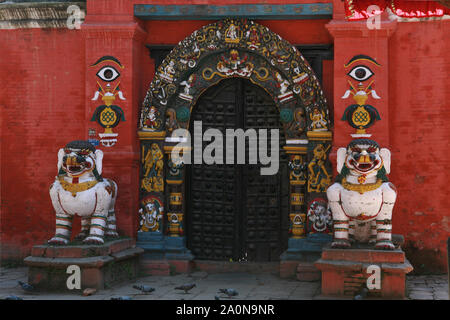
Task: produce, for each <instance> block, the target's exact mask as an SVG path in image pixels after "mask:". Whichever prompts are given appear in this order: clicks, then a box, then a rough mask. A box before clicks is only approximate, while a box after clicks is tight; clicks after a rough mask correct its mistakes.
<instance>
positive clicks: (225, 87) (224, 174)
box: [186, 78, 289, 261]
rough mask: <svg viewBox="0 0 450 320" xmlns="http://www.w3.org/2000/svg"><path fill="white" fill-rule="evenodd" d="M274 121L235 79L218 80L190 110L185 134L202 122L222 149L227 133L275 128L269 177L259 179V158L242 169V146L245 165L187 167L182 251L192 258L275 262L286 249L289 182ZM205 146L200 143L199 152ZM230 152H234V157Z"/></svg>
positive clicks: (267, 101)
mask: <svg viewBox="0 0 450 320" xmlns="http://www.w3.org/2000/svg"><path fill="white" fill-rule="evenodd" d="M279 118H280V116H279V112H278V110H277V108H276V106H275V103H274V101H273V100H272V98H271V97H270V96H269V95H268V94H267V93H266V92H265V91H264V89H262V88H260V87H259V86H257V85H255V84H253V83H251V82H250V81H248V80H246V79H241V78H231V79H225V80H222V81H221V82H219V83H218V84H216V85H215V86H213V87H211V88H209V89H208V90H207V91H206V92H205V93H204V94H203V95H202V96H201V97H200V99H199V100H198V101H197V103H196V105H195V106H194V109H193V112H192V117H191V124H190V128H191V135H192V134H193V131H194V130H193V122H194V121H202V127H203V131H205V130H207V129H208V128H216V129H219V130H220V131H221V132H222V133H223V140H224V146H225V130H226V129H228V128H234V129H237V128H241V129H243V130H244V131H245V130H247V129H256V131H258V129H260V128H261V129H269V130H268V136H269V137H270V133H269V132H270V129H279V141H280V144H279V147H280V151H279V152H280V153H279V155H280V157H279V170H278V173H277V174H275V175H261V172H260V169H261V166H263V165H261V164H260V162H259V159H258V163H257V164H248V163H249V157H248V150H249V143H248V141H247V143H246V147H245V149H246V157H245V159H246V161H245V164H236V159H235V162H234V163H235V164H213V165H207V164H204V163H202V164H191V165H190V166H188V167H187V184H186V188H187V190H186V195H187V198H186V200H187V201H186V209H187V210H186V211H187V214H186V236H187V247H188V248H189V249H190V250H191V251H192V253H193V254H194V256H195V258H196V259H205V260H222V261H230V260H232V261H242V260H244V261H277V260H279V257H280V255H281V253H282V252H283V251H285V250H286V249H287V241H288V228H289V225H288V223H289V218H288V217H289V214H288V205H289V203H288V194H289V189H288V188H289V180H288V173H287V164H286V162H287V160H286V159H287V158H286V155H285V153H284V149H283V148H282V147H283V145H284V143H285V139H284V134H283V130H282V127H281V124H280V120H279ZM192 137H193V136H192ZM209 143H210V142H203V147H205V146H206V145H208V144H209ZM235 146H237V143H236V142H235ZM268 146H270V144H268ZM236 153H237V150H236V149H235V152H234V154H235V157H236ZM192 159H194V158H193V154H192ZM225 160H226V156H225V151H224V162H225ZM266 166H267V165H266Z"/></svg>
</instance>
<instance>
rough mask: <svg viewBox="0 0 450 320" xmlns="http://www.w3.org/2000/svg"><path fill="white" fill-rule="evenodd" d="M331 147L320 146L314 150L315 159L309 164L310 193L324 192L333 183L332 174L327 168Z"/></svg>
mask: <svg viewBox="0 0 450 320" xmlns="http://www.w3.org/2000/svg"><path fill="white" fill-rule="evenodd" d="M330 147H331V146H330V145H329V146H328V147H325V146H324V145H323V144H318V145H317V146H316V147H315V148H314V151H313V154H314V157H313V159H312V160H311V162H310V163H309V164H308V172H309V177H308V192H324V191H325V190H326V189H327V187H328V186H329V185H330V183H331V174H329V173H328V171H327V169H326V168H325V161H326V159H327V151H328V149H330Z"/></svg>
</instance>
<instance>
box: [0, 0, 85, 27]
mask: <svg viewBox="0 0 450 320" xmlns="http://www.w3.org/2000/svg"><path fill="white" fill-rule="evenodd" d="M71 5H76V6H78V7H79V8H80V22H81V23H82V22H83V21H84V17H85V16H86V2H76V1H74V2H25V3H11V4H2V3H0V29H21V28H67V19H68V18H69V13H68V12H67V8H68V7H69V6H71Z"/></svg>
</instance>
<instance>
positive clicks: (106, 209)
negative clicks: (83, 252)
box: [48, 140, 118, 245]
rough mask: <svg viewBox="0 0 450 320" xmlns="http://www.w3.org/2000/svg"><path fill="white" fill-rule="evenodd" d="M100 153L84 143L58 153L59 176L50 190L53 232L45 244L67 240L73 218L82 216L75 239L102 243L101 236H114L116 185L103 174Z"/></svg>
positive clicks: (69, 145)
mask: <svg viewBox="0 0 450 320" xmlns="http://www.w3.org/2000/svg"><path fill="white" fill-rule="evenodd" d="M102 160H103V152H102V151H101V150H95V147H94V146H93V145H92V144H90V143H89V142H87V141H82V140H76V141H72V142H70V143H68V144H67V145H66V146H65V147H64V148H62V149H60V150H59V152H58V176H57V177H56V179H55V182H54V183H53V184H52V185H51V187H50V197H51V199H52V204H53V208H54V209H55V212H56V232H55V235H54V237H53V238H51V239H50V240H49V241H48V243H49V244H52V245H64V244H67V243H68V242H69V241H70V236H71V231H72V219H73V217H74V216H75V215H79V216H81V232H80V234H78V235H77V236H76V238H75V239H76V240H83V242H84V243H87V244H103V243H104V237H105V236H108V237H117V236H118V234H117V232H116V217H115V213H114V204H115V201H116V197H117V185H116V183H115V182H114V181H112V180H110V179H105V178H103V177H102V176H101V174H102Z"/></svg>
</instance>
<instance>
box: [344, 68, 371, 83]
mask: <svg viewBox="0 0 450 320" xmlns="http://www.w3.org/2000/svg"><path fill="white" fill-rule="evenodd" d="M347 75H349V76H350V77H352V78H353V79H355V80H357V81H365V80H367V79H369V78H370V77H371V76H373V75H374V73H373V72H372V70H370V69H369V67H366V66H356V67H354V68H353V69H352V70H350V72H349V73H347Z"/></svg>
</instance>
